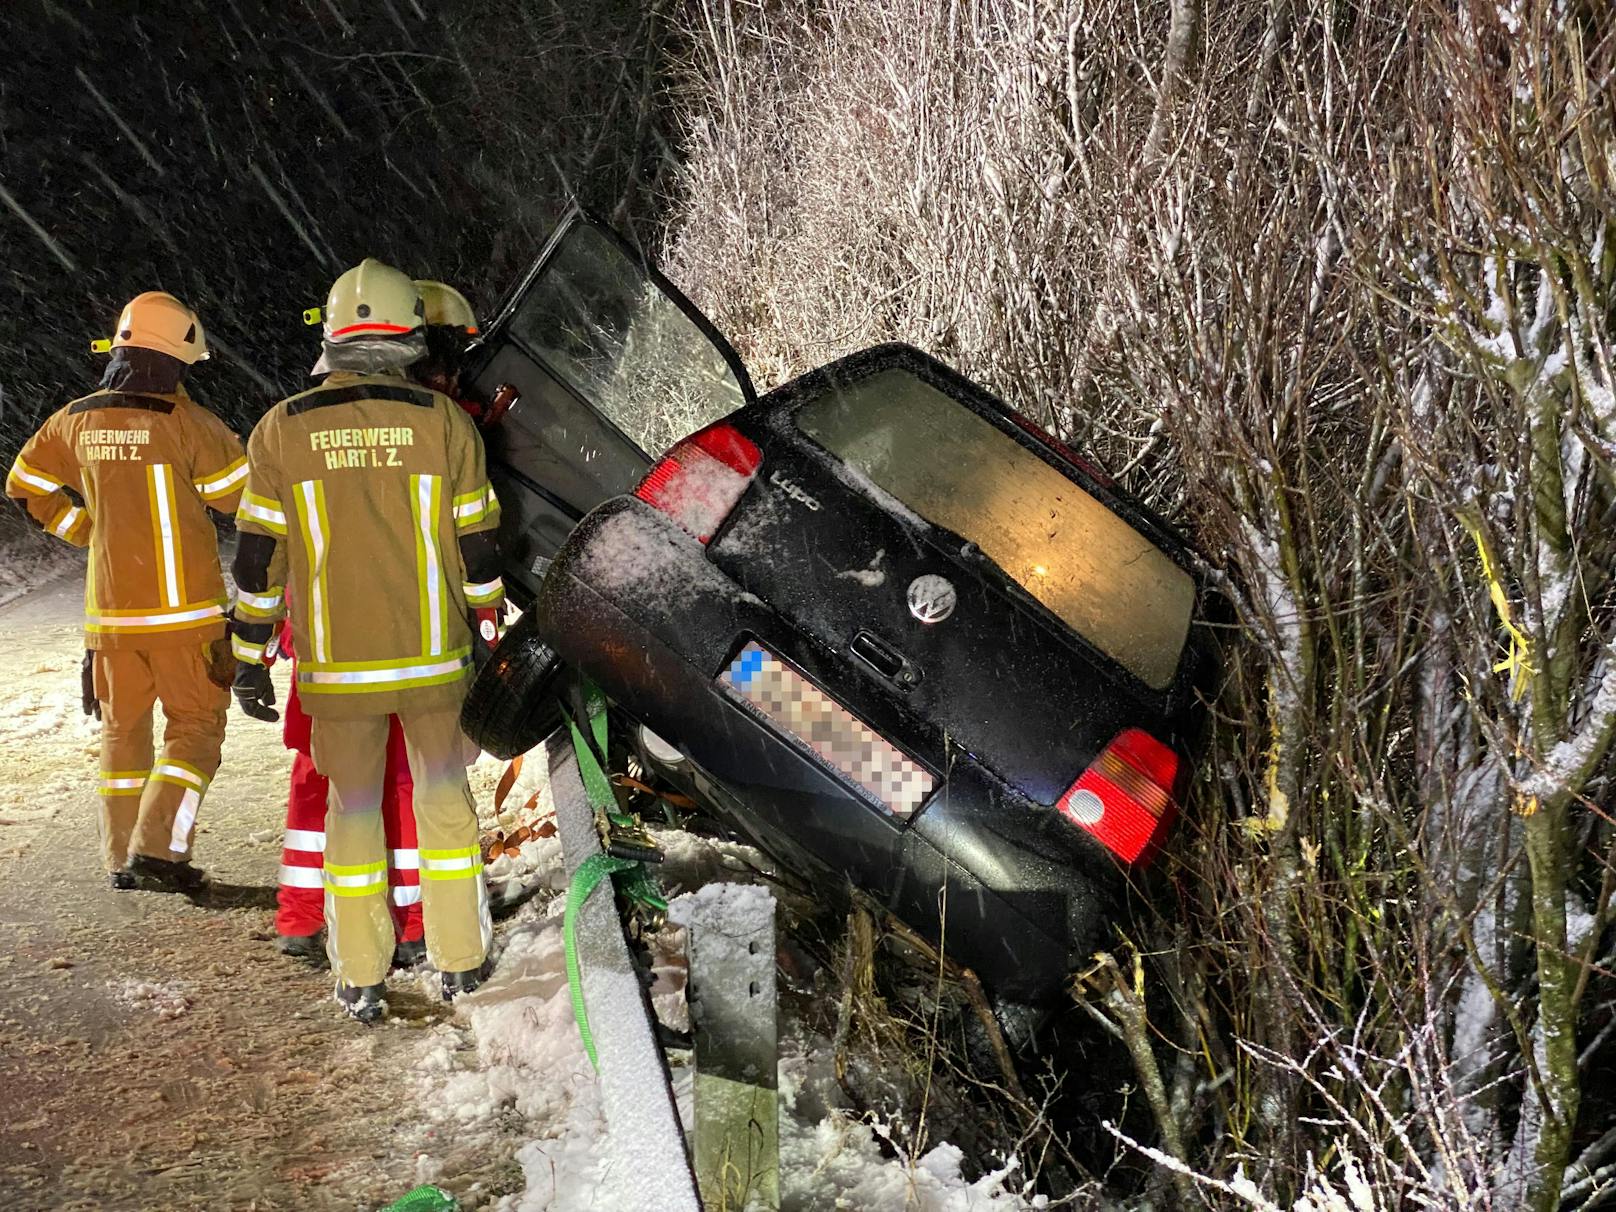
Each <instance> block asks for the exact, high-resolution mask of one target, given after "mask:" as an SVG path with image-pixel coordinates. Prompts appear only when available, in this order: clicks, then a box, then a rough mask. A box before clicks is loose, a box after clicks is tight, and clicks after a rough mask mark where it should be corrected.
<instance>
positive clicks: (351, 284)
mask: <svg viewBox="0 0 1616 1212" xmlns="http://www.w3.org/2000/svg"><path fill="white" fill-rule="evenodd" d="M324 318H325V339H326V340H327V341H329V342H332V343H333V344H337V345H340V344H342V343H343V342H345V341H357V340H361V339H369V340H375V339H376V338H378V337H382V338H385V337H397V336H403V335H404V334H406V333H412V332H414V331H416V330H417V329H418V328H420V327H421V325H422V324H424V323H425V322H426V305H425V304H424V303H423V302H422V301H421V292H420V291H419V290H417V289H416V288H415V283H414V282H412V281H410V278H409V275H408V274H405V273H404V272H402V271H401V270H397V269H394V268H393V267H392V266H391V265H387V264H384V263H383V262H381V261H378V260H376V258H375V257H366V258H365V259H364V260H363V261H361V262H360V263H359V264H358V265H356V266H354V267H353V268H352V269H350V270H349V271H348V272H347V273H345V274H343V275H342V276H341V277H340V278H338V279H337V280H336V281H335V282H333V283H332V284H331V294H330V295H329V296H328V297H327V298H326V301H325V316H324Z"/></svg>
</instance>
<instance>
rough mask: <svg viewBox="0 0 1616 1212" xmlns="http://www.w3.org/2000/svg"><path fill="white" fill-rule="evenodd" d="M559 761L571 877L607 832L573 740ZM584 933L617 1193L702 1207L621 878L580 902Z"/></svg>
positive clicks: (580, 935) (560, 744)
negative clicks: (630, 932)
mask: <svg viewBox="0 0 1616 1212" xmlns="http://www.w3.org/2000/svg"><path fill="white" fill-rule="evenodd" d="M549 760H550V783H551V788H552V790H553V792H554V795H555V805H556V832H557V834H558V835H559V837H560V839H561V851H562V859H563V861H564V862H565V864H566V868H567V875H568V877H569V878H570V877H571V876H572V875H573V874H574V873H575V872H576V871H577V870H578V868H579V867H580V866H582V865H583V863H584V862H586V861H587V860H588V859H589V858H591V857H592V856H594V855H596V854H599V853H600V852H601V846H600V835H599V834H598V833H597V832H596V829H595V815H594V811H593V810H592V809H591V807H590V805H589V797H588V795H587V794H586V793H585V791H584V784H583V779H582V778H581V777H580V776H579V773H578V761H577V758H576V757H575V756H574V755H573V752H572V746H571V745H569V744H567V743H566V741H564V740H561V739H559V738H557V741H556V742H555V743H552V744H551V745H550V746H549ZM574 934H575V939H576V943H575V946H576V950H577V956H578V967H579V974H580V980H581V983H582V987H583V995H584V1004H585V1006H586V1007H587V1009H588V1015H589V1028H590V1032H591V1033H592V1035H593V1036H594V1041H595V1050H596V1055H597V1056H598V1058H599V1065H598V1069H597V1074H596V1076H597V1078H598V1079H599V1082H600V1102H601V1108H602V1110H603V1112H604V1114H605V1117H606V1137H607V1140H606V1146H607V1149H608V1151H609V1153H610V1156H611V1157H612V1158H614V1159H617V1163H616V1164H615V1165H612V1166H610V1167H607V1168H606V1169H607V1172H608V1181H609V1182H610V1184H611V1188H612V1189H611V1194H612V1195H613V1196H615V1197H616V1198H618V1199H620V1200H626V1199H628V1198H634V1199H635V1200H636V1203H635V1205H634V1206H637V1207H641V1208H656V1209H658V1212H701V1207H702V1204H701V1198H700V1196H699V1195H698V1194H697V1192H696V1177H695V1174H694V1173H693V1172H692V1170H691V1166H690V1157H689V1155H688V1154H687V1153H686V1151H685V1134H684V1128H683V1125H682V1124H681V1123H680V1121H679V1109H678V1107H677V1105H676V1104H675V1102H674V1097H673V1087H672V1084H671V1081H670V1078H669V1076H668V1066H667V1062H666V1061H665V1060H664V1059H663V1056H662V1049H661V1048H660V1047H659V1046H658V1044H657V1038H656V1028H655V1025H654V1023H655V1019H654V1017H653V1011H652V1009H651V1004H650V1002H649V1000H647V997H646V992H645V986H644V985H643V984H641V982H640V976H639V973H638V971H637V970H636V969H635V966H634V960H633V957H632V956H631V955H630V954H629V949H628V942H627V940H625V939H624V937H623V925H622V920H621V919H620V918H619V916H618V913H617V903H616V897H615V894H614V893H613V890H612V882H611V880H609V879H606V880H602V881H601V882H600V883H599V884H597V885H596V886H595V889H594V891H592V892H591V893H590V894H589V896H588V898H587V899H586V900H585V901H584V902H583V904H582V905H580V906H579V908H578V915H577V922H576V927H575V931H574ZM624 1206H628V1205H624Z"/></svg>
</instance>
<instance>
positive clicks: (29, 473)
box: [11, 455, 67, 496]
mask: <svg viewBox="0 0 1616 1212" xmlns="http://www.w3.org/2000/svg"><path fill="white" fill-rule="evenodd" d="M11 478H12V479H13V480H16V481H18V482H19V483H21V484H26V485H27V486H28V487H29V488H31V489H33V490H34V491H35V492H37V493H39V494H41V495H42V496H49V495H50V494H51V493H53V492H57V491H59V490H60V489H63V488H65V487H67V485H65V484H63V483H62V482H61V481H60V480H58V479H57V478H56V477H55V476H52V475H46V474H45V473H44V472H43V471H40V470H39V469H38V468H37V467H30V466H28V464H26V463H24V462H23V461H22V456H21V455H18V456H17V461H16V462H15V463H13V464H12V465H11Z"/></svg>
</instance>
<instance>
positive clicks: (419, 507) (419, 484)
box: [410, 475, 449, 656]
mask: <svg viewBox="0 0 1616 1212" xmlns="http://www.w3.org/2000/svg"><path fill="white" fill-rule="evenodd" d="M442 484H443V477H442V476H425V475H415V476H411V477H410V512H411V513H412V514H414V516H415V572H416V577H417V579H418V580H419V582H420V587H421V655H422V656H440V655H442V653H443V645H444V628H445V624H446V623H447V621H448V613H449V611H448V604H447V602H446V601H445V600H444V599H445V594H444V584H443V556H442V554H441V553H440V552H439V551H438V510H439V509H440V508H441V507H442V504H443V496H442Z"/></svg>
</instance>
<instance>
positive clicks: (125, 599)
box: [6, 291, 247, 892]
mask: <svg viewBox="0 0 1616 1212" xmlns="http://www.w3.org/2000/svg"><path fill="white" fill-rule="evenodd" d="M110 348H111V353H112V358H111V361H110V362H109V363H108V365H107V369H106V373H105V374H104V375H103V376H102V380H101V387H100V390H98V391H96V392H94V393H92V394H91V395H88V396H85V397H83V398H82V399H78V400H74V401H73V402H72V403H70V404H68V405H67V406H66V407H64V408H63V409H61V410H60V411H59V412H57V413H56V414H55V415H54V416H52V417H51V418H50V419H49V420H48V421H46V422H45V424H44V426H43V427H41V429H40V430H39V432H38V433H36V434H35V435H34V436H33V437H32V438H30V439H29V440H28V442H27V444H26V445H25V446H24V447H23V448H22V453H21V454H19V455H18V456H17V461H16V462H15V463H14V464H13V465H12V468H11V474H10V476H9V477H8V478H7V480H6V492H7V494H8V495H9V496H12V497H16V498H19V499H20V500H21V502H22V503H23V505H24V506H25V507H26V508H27V511H28V513H29V514H30V515H31V516H32V517H33V518H34V520H35V521H37V522H38V523H40V525H42V526H43V527H44V528H45V529H47V530H49V531H50V532H51V533H52V534H54V535H56V536H57V537H59V538H62V539H65V540H66V541H67V542H69V543H72V544H73V545H75V546H78V547H85V546H88V547H89V549H90V555H89V571H88V575H87V577H86V580H85V592H84V613H85V634H86V637H87V638H86V641H85V642H86V646H87V648H88V649H89V652H88V653H87V654H86V663H85V683H86V684H85V703H86V710H93V709H96V708H98V709H99V712H100V715H101V780H100V793H101V795H100V801H101V811H100V834H101V857H102V860H103V861H104V863H105V864H106V868H107V870H108V872H109V873H110V876H111V883H112V886H113V887H114V888H119V889H125V888H133V887H144V888H148V889H151V890H160V891H176V892H195V891H197V890H198V889H200V888H201V887H202V886H203V884H204V883H205V882H206V877H205V876H204V874H203V873H202V872H201V871H200V870H198V869H197V868H196V867H194V866H192V864H191V843H192V839H193V837H194V835H195V832H196V818H197V813H198V811H199V810H200V808H201V806H202V800H203V797H204V796H205V795H206V794H207V790H208V784H209V782H211V781H212V779H213V776H214V773H215V772H216V771H217V770H218V768H219V750H220V746H221V745H222V744H223V742H224V727H225V712H226V709H227V707H228V705H229V702H230V693H229V690H228V687H229V685H230V682H231V677H230V675H231V672H232V668H233V662H232V661H231V658H230V649H229V646H228V644H227V642H226V640H225V608H226V605H227V598H226V595H225V587H224V579H223V577H222V575H221V572H220V567H219V551H218V543H217V539H216V537H215V532H214V529H213V525H212V523H211V522H210V521H209V520H208V516H207V511H208V510H209V509H213V510H216V511H218V512H220V513H226V514H228V513H231V512H233V511H234V510H235V508H236V504H237V502H238V500H239V499H240V496H241V491H242V487H243V485H244V483H245V481H246V479H247V460H246V458H245V456H244V455H243V453H242V448H241V441H240V439H238V438H237V437H236V435H235V434H234V433H232V432H231V431H230V429H229V428H228V427H227V426H226V425H225V424H224V422H223V421H221V420H219V418H218V417H216V416H214V415H213V414H212V413H211V412H209V411H208V410H207V409H205V408H203V407H202V406H201V405H200V404H198V403H196V402H195V401H194V400H192V399H191V397H190V396H189V395H187V394H186V391H185V388H184V386H183V383H182V381H183V380H184V378H185V376H186V373H187V372H188V371H189V370H190V369H191V367H192V366H193V365H195V364H196V363H197V362H198V361H201V360H202V359H204V358H206V357H207V356H208V347H207V339H206V337H205V336H204V334H203V331H202V324H201V322H200V321H199V320H198V319H197V317H196V314H195V313H194V312H193V311H191V309H190V308H189V307H187V306H185V304H183V303H181V302H180V301H179V300H178V299H176V298H175V297H174V296H173V295H170V294H165V293H163V292H162V291H148V292H147V293H145V294H142V295H139V296H137V297H136V298H135V299H133V300H132V301H131V302H130V303H129V305H128V306H127V307H125V308H124V310H123V315H122V316H121V317H120V318H119V320H118V328H117V332H116V334H115V335H114V336H113V338H112V340H111V342H110ZM157 702H161V703H162V705H163V714H164V716H165V717H166V719H167V725H166V727H165V729H164V732H163V747H162V752H161V753H160V754H158V755H156V760H155V761H154V760H153V752H152V745H153V741H152V707H153V704H154V703H157Z"/></svg>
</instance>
